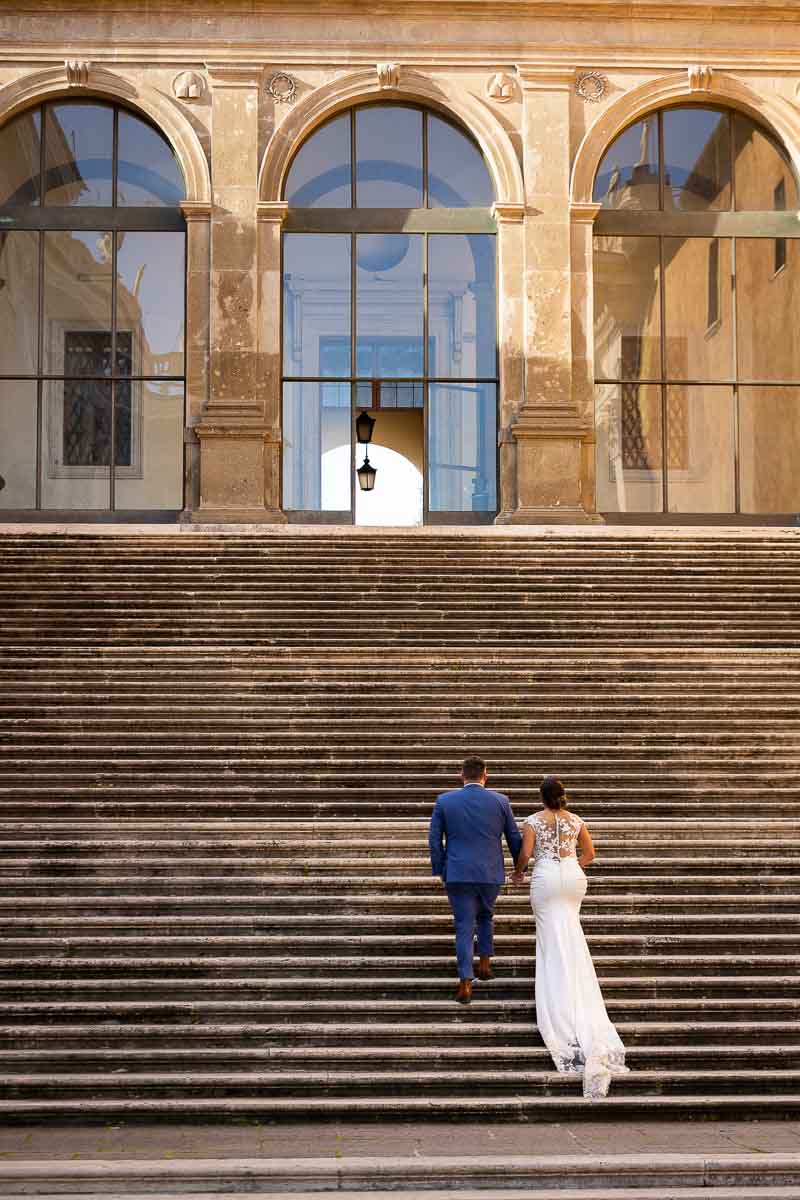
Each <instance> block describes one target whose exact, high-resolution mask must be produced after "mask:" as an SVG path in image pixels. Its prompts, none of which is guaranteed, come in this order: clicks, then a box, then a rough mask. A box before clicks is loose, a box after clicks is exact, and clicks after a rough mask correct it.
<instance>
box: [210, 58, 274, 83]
mask: <svg viewBox="0 0 800 1200" xmlns="http://www.w3.org/2000/svg"><path fill="white" fill-rule="evenodd" d="M204 65H205V68H206V70H207V71H208V79H209V83H210V84H211V86H212V87H224V88H253V87H258V85H259V84H260V82H261V77H262V75H263V74H264V65H263V63H258V62H240V61H239V62H231V61H229V60H228V59H219V60H214V59H208V60H207V61H206V62H205V64H204Z"/></svg>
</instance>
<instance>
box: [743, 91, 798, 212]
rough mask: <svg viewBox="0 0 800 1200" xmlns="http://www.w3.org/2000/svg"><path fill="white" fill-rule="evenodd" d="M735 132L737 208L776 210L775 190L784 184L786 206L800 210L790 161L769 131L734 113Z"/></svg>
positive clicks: (764, 210)
mask: <svg viewBox="0 0 800 1200" xmlns="http://www.w3.org/2000/svg"><path fill="white" fill-rule="evenodd" d="M733 129H734V156H735V165H734V173H735V182H736V207H737V209H738V210H739V211H740V212H741V211H746V210H748V209H749V210H751V211H757V212H766V211H768V210H769V209H771V208H773V198H774V195H775V190H776V188H777V187H778V185H779V184H780V183H781V182H783V184H784V200H785V207H786V208H788V209H797V208H798V207H800V200H798V193H797V182H796V180H795V177H794V171H793V170H792V167H791V165H790V163H789V159H788V158H787V156H786V155H785V154H784V152H783V151H782V150H781V149H780V148H779V146H778V144H777V143H776V142H775V141H774V140H773V139H772V138H771V137H770V136H769V134H768V133H767V132H766V130H764V129H762V128H761V127H760V126H759V125H756V124H755V122H754V121H751V120H750V118H749V117H745V116H743V115H742V113H735V114H734V118H733Z"/></svg>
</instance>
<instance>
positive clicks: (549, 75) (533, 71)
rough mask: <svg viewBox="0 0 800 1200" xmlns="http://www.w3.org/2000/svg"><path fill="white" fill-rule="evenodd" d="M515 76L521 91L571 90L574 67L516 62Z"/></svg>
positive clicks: (573, 81)
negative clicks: (525, 64) (527, 64)
mask: <svg viewBox="0 0 800 1200" xmlns="http://www.w3.org/2000/svg"><path fill="white" fill-rule="evenodd" d="M517 78H518V79H519V82H520V86H521V88H522V90H523V92H572V89H573V88H574V86H575V68H574V67H566V66H565V67H551V66H524V65H523V64H521V63H520V64H518V66H517Z"/></svg>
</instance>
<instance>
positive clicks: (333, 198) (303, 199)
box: [284, 113, 352, 208]
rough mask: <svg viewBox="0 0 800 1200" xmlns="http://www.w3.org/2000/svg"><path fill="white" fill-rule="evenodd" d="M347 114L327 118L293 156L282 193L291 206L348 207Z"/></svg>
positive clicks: (348, 115)
mask: <svg viewBox="0 0 800 1200" xmlns="http://www.w3.org/2000/svg"><path fill="white" fill-rule="evenodd" d="M350 163H351V154H350V114H349V113H347V114H345V116H343V117H336V119H335V120H333V121H328V123H327V125H323V126H322V128H321V129H318V130H317V132H316V133H312V135H311V137H310V138H309V139H308V141H306V142H304V144H303V145H302V146H301V147H300V149H299V151H298V152H297V154H296V155H295V157H294V159H293V161H292V165H291V167H290V168H289V174H288V176H287V179H286V187H285V189H284V195H285V197H286V199H287V200H288V201H289V204H291V205H292V207H293V208H350V207H351V204H352V196H351V186H350Z"/></svg>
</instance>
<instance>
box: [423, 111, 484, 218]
mask: <svg viewBox="0 0 800 1200" xmlns="http://www.w3.org/2000/svg"><path fill="white" fill-rule="evenodd" d="M428 203H429V204H430V207H431V208H463V207H466V206H480V207H487V206H488V205H490V204H493V203H494V188H493V187H492V180H491V178H490V176H489V172H488V171H487V169H486V163H485V162H484V161H483V155H482V154H481V152H480V150H479V149H478V147H477V146H476V145H475V143H474V142H473V141H471V140H470V138H468V137H467V136H466V134H464V133H462V132H461V130H460V129H456V128H455V126H454V125H451V124H450V123H449V122H448V121H442V120H440V119H439V117H434V116H433V115H431V116H429V117H428Z"/></svg>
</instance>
